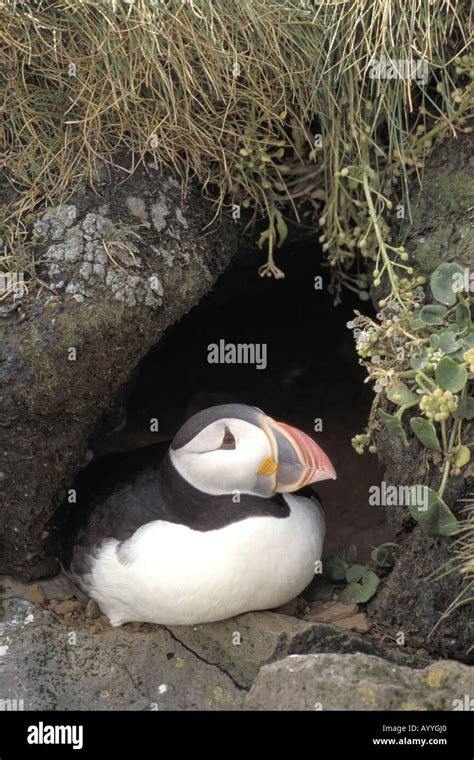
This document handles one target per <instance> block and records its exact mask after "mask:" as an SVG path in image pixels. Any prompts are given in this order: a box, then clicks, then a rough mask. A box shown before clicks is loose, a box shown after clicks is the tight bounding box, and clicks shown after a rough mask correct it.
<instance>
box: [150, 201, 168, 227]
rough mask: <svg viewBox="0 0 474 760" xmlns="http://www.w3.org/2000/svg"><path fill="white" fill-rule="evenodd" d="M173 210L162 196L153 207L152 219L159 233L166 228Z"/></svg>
mask: <svg viewBox="0 0 474 760" xmlns="http://www.w3.org/2000/svg"><path fill="white" fill-rule="evenodd" d="M170 213H171V209H170V207H169V205H168V204H167V203H166V201H165V199H164V198H163V197H162V196H160V197H159V198H158V200H157V201H155V203H153V204H152V207H151V219H152V222H153V226H154V227H155V229H156V231H157V232H162V230H164V229H165V227H166V224H167V222H166V218H167V217H168V216H169V215H170Z"/></svg>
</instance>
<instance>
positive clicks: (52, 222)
mask: <svg viewBox="0 0 474 760" xmlns="http://www.w3.org/2000/svg"><path fill="white" fill-rule="evenodd" d="M76 217H77V208H76V206H72V205H69V206H67V205H64V206H58V207H56V208H52V209H48V210H47V211H46V212H45V213H44V214H43V215H42V217H41V218H40V219H37V220H36V222H35V223H34V225H33V234H34V235H36V237H38V238H45V237H47V238H48V239H49V240H62V239H63V237H64V233H65V231H66V230H67V229H69V227H71V225H73V224H74V222H75V220H76Z"/></svg>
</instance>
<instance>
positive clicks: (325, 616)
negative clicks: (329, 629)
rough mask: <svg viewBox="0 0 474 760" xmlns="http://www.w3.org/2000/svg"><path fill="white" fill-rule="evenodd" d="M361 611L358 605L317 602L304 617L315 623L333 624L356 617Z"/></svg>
mask: <svg viewBox="0 0 474 760" xmlns="http://www.w3.org/2000/svg"><path fill="white" fill-rule="evenodd" d="M358 611H359V607H358V606H357V604H342V602H316V603H313V604H312V605H311V609H310V611H309V612H308V613H306V615H305V616H304V619H305V620H309V621H310V622H314V623H333V622H334V621H336V620H341V618H348V617H352V616H353V615H356V614H357V613H358Z"/></svg>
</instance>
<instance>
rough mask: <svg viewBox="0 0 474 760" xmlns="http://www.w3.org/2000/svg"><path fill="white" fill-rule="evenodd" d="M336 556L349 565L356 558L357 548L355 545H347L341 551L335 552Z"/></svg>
mask: <svg viewBox="0 0 474 760" xmlns="http://www.w3.org/2000/svg"><path fill="white" fill-rule="evenodd" d="M336 556H337V557H340V559H342V561H343V562H347V564H350V563H351V562H354V560H355V558H356V557H357V547H356V545H355V544H347V546H343V547H342V549H339V550H338V551H337V552H336Z"/></svg>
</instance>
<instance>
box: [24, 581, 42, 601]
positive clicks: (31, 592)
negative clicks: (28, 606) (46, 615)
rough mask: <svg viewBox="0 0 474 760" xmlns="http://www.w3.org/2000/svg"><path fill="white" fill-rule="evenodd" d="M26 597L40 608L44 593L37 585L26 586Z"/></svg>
mask: <svg viewBox="0 0 474 760" xmlns="http://www.w3.org/2000/svg"><path fill="white" fill-rule="evenodd" d="M26 596H27V599H28V600H29V601H30V602H32V603H33V604H39V605H40V606H42V605H43V604H44V602H45V596H44V592H43V589H42V588H41V586H40V585H39V583H34V584H33V585H32V586H28V588H27V589H26Z"/></svg>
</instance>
